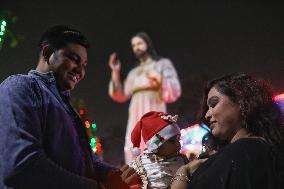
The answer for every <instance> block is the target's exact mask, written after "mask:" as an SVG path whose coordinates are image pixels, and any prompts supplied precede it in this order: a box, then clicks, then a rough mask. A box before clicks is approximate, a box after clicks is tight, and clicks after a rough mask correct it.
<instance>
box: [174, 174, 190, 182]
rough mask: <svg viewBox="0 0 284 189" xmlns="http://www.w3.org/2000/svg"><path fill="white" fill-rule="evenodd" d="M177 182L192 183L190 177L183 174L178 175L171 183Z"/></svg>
mask: <svg viewBox="0 0 284 189" xmlns="http://www.w3.org/2000/svg"><path fill="white" fill-rule="evenodd" d="M179 177H181V178H179ZM175 180H177V181H182V182H188V183H190V179H189V178H188V176H187V175H185V174H183V173H181V174H176V175H175V176H174V177H173V178H172V181H171V182H172V183H173V181H175Z"/></svg>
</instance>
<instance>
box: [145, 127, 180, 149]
mask: <svg viewBox="0 0 284 189" xmlns="http://www.w3.org/2000/svg"><path fill="white" fill-rule="evenodd" d="M175 135H180V128H179V126H178V125H177V124H175V123H174V124H170V125H167V126H166V127H164V128H163V129H162V130H160V131H159V132H158V133H157V134H155V135H154V136H153V137H152V138H151V139H150V140H148V141H147V142H146V146H147V148H148V150H149V151H150V152H153V151H155V150H156V149H157V148H159V147H160V146H161V145H162V144H164V143H165V142H166V141H167V140H168V139H170V138H171V137H173V136H175Z"/></svg>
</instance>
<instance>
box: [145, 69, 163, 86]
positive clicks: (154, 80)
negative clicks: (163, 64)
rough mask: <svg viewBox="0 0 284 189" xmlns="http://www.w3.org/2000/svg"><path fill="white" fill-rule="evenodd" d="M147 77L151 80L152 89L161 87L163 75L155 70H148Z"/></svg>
mask: <svg viewBox="0 0 284 189" xmlns="http://www.w3.org/2000/svg"><path fill="white" fill-rule="evenodd" d="M146 76H147V78H148V79H149V80H150V86H149V88H151V89H160V87H161V76H160V75H159V74H157V73H155V72H147V73H146Z"/></svg>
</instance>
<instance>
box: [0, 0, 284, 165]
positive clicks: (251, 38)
mask: <svg viewBox="0 0 284 189" xmlns="http://www.w3.org/2000/svg"><path fill="white" fill-rule="evenodd" d="M38 2H39V3H37V1H36V0H25V1H19V0H1V2H0V11H3V10H9V11H12V12H13V13H14V14H15V15H16V16H17V17H18V20H17V22H15V23H13V24H11V25H9V26H10V30H11V31H12V32H13V33H14V34H16V35H20V36H22V37H23V38H24V40H23V41H22V42H21V43H19V45H18V46H17V47H16V48H10V47H9V43H8V42H9V40H7V41H6V44H4V47H3V49H2V50H0V80H1V81H2V80H3V79H4V78H6V77H7V76H8V75H10V74H14V73H24V72H27V71H28V70H30V69H32V68H35V65H36V63H37V58H38V57H37V56H38V50H37V47H36V45H37V42H38V39H39V37H40V35H41V34H42V32H43V31H44V30H45V29H47V28H48V27H50V26H53V25H56V24H65V25H70V26H72V27H74V28H76V29H79V30H81V31H82V32H83V33H84V34H85V35H86V36H87V37H88V38H89V40H90V42H91V44H92V48H91V49H90V51H89V66H88V71H87V76H86V78H85V79H84V81H82V83H81V84H80V85H79V86H78V87H77V88H76V90H75V91H74V94H73V99H74V100H78V99H84V100H85V102H86V104H87V107H88V110H89V113H90V117H91V119H94V120H95V121H96V122H97V125H98V128H99V133H100V135H101V138H102V139H103V144H104V145H105V149H106V150H105V159H106V160H108V161H110V162H113V163H117V161H119V160H117V159H115V160H112V159H111V158H110V151H109V150H108V149H116V150H114V151H112V153H117V154H119V155H118V156H121V151H122V143H123V135H124V131H125V126H126V119H127V107H128V103H125V104H117V103H115V102H113V101H112V100H111V99H110V98H109V97H108V94H107V85H108V82H109V78H110V70H109V68H108V65H107V60H108V56H109V54H110V53H111V52H113V51H116V52H117V53H118V55H119V58H120V59H121V61H122V64H123V65H122V66H123V67H122V69H123V70H122V71H123V73H122V74H123V77H125V76H126V74H127V72H128V71H129V70H130V69H131V68H132V67H133V66H134V65H135V63H134V62H135V59H134V57H133V56H132V52H131V48H130V43H129V40H130V37H131V36H132V35H133V34H134V33H136V32H139V31H146V32H148V33H149V34H150V36H151V37H152V39H153V42H154V44H155V47H156V49H157V50H158V53H159V54H161V55H162V56H165V57H168V58H170V59H171V60H172V61H173V62H174V64H175V67H176V69H177V72H178V74H179V77H180V80H181V83H182V86H183V92H184V93H183V95H182V97H181V98H180V100H178V101H177V102H176V103H174V104H171V105H170V106H169V112H172V113H179V114H180V115H181V126H182V127H184V126H185V125H187V124H188V123H193V122H195V121H196V119H195V116H196V112H197V109H198V104H199V100H200V97H201V90H202V86H203V84H204V82H205V81H206V80H207V79H211V78H214V77H216V76H220V75H223V74H226V73H233V72H245V73H249V74H252V75H254V76H257V77H261V78H264V79H266V80H267V81H269V82H271V84H272V86H273V88H274V91H275V94H276V93H281V92H284V80H283V76H284V66H283V65H284V52H283V50H284V45H283V40H284V37H283V36H284V35H283V34H284V22H283V20H284V12H283V7H284V6H283V5H282V4H276V3H271V2H270V3H269V1H268V2H267V3H259V2H258V3H247V2H246V3H241V2H236V3H233V2H231V1H228V0H227V1H219V3H218V2H216V1H214V2H213V1H212V2H211V3H201V2H197V1H190V0H188V1H184V2H187V3H180V2H175V1H159V2H157V1H154V0H153V1H152V2H151V3H149V2H148V1H134V0H132V1H129V2H127V1H122V0H121V2H118V1H116V2H115V3H114V2H113V3H110V2H109V3H102V2H103V1H94V0H85V1H74V2H71V1H67V0H61V1H60V0H57V1H54V0H49V1H38ZM153 2H155V3H153ZM110 139H111V140H110Z"/></svg>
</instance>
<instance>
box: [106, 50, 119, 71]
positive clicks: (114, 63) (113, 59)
mask: <svg viewBox="0 0 284 189" xmlns="http://www.w3.org/2000/svg"><path fill="white" fill-rule="evenodd" d="M108 65H109V67H110V68H111V69H112V71H114V72H120V67H121V66H120V61H119V60H118V59H117V54H116V53H115V52H114V53H112V54H111V55H110V56H109V60H108Z"/></svg>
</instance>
